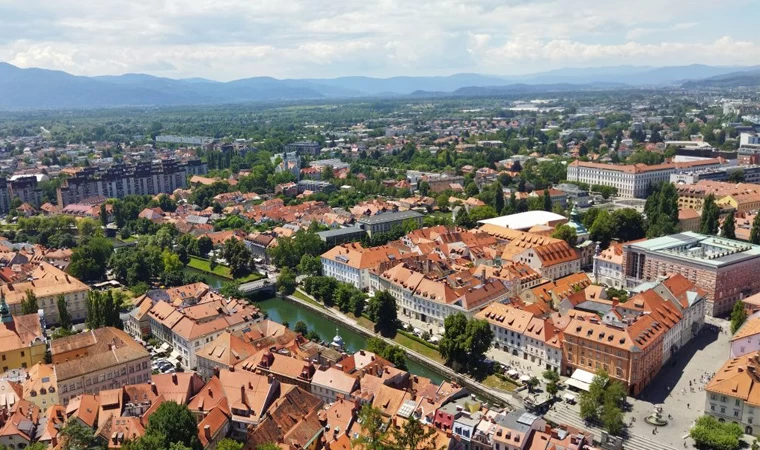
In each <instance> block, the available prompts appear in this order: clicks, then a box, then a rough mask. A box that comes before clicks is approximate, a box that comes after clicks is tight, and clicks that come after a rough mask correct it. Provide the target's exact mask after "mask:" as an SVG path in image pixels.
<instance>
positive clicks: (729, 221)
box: [720, 211, 736, 239]
mask: <svg viewBox="0 0 760 450" xmlns="http://www.w3.org/2000/svg"><path fill="white" fill-rule="evenodd" d="M720 235H721V236H722V237H724V238H726V239H736V221H735V219H734V213H733V211H732V212H731V214H729V215H728V216H726V219H725V220H724V221H723V226H722V227H721V230H720Z"/></svg>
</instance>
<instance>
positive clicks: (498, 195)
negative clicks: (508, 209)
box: [493, 181, 504, 213]
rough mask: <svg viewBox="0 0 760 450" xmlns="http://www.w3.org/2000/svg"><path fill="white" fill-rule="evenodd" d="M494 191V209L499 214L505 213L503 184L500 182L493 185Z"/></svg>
mask: <svg viewBox="0 0 760 450" xmlns="http://www.w3.org/2000/svg"><path fill="white" fill-rule="evenodd" d="M493 189H494V202H493V208H494V209H495V210H496V211H497V212H499V213H500V212H502V211H504V190H503V189H502V187H501V183H499V182H498V181H497V182H496V183H494V184H493Z"/></svg>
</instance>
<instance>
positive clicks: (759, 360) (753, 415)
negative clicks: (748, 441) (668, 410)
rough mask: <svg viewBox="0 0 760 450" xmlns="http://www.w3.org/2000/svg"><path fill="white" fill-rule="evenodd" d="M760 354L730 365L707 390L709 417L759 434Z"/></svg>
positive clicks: (748, 356)
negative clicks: (732, 423) (759, 377)
mask: <svg viewBox="0 0 760 450" xmlns="http://www.w3.org/2000/svg"><path fill="white" fill-rule="evenodd" d="M758 376H760V353H759V352H755V353H749V354H746V355H744V356H740V357H738V358H732V359H729V360H728V361H726V363H725V364H724V365H723V367H721V368H720V370H718V371H717V372H716V373H715V376H713V378H712V380H710V382H709V383H708V384H707V386H705V414H709V415H711V416H713V417H715V418H717V419H718V420H719V421H721V422H736V423H739V424H741V426H742V428H743V429H744V433H745V434H755V431H756V430H757V429H758V428H757V426H758V423H760V383H758V382H757V379H758Z"/></svg>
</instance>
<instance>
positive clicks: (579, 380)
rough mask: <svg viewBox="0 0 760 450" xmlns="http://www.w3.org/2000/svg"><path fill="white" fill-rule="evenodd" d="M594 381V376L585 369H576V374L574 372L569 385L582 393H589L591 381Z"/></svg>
mask: <svg viewBox="0 0 760 450" xmlns="http://www.w3.org/2000/svg"><path fill="white" fill-rule="evenodd" d="M593 379H594V374H593V373H591V372H586V371H585V370H583V369H575V372H573V376H571V377H570V378H569V379H568V380H567V385H568V386H571V387H574V388H576V389H578V390H581V391H586V392H588V390H589V387H590V386H591V381H593Z"/></svg>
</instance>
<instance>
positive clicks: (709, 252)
mask: <svg viewBox="0 0 760 450" xmlns="http://www.w3.org/2000/svg"><path fill="white" fill-rule="evenodd" d="M626 247H627V248H631V249H633V250H639V251H648V252H651V253H654V254H657V255H658V256H662V257H672V258H676V259H679V260H684V261H688V262H692V263H694V264H700V265H704V266H711V267H714V268H718V267H723V266H728V265H731V264H734V263H738V262H742V261H747V260H749V259H755V258H757V257H760V245H752V244H748V243H746V242H742V241H735V240H731V239H726V238H721V237H715V236H706V235H704V234H699V233H693V232H691V231H686V232H683V233H678V234H671V235H669V236H663V237H659V238H655V239H649V240H646V241H642V242H636V243H633V244H627V245H626Z"/></svg>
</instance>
